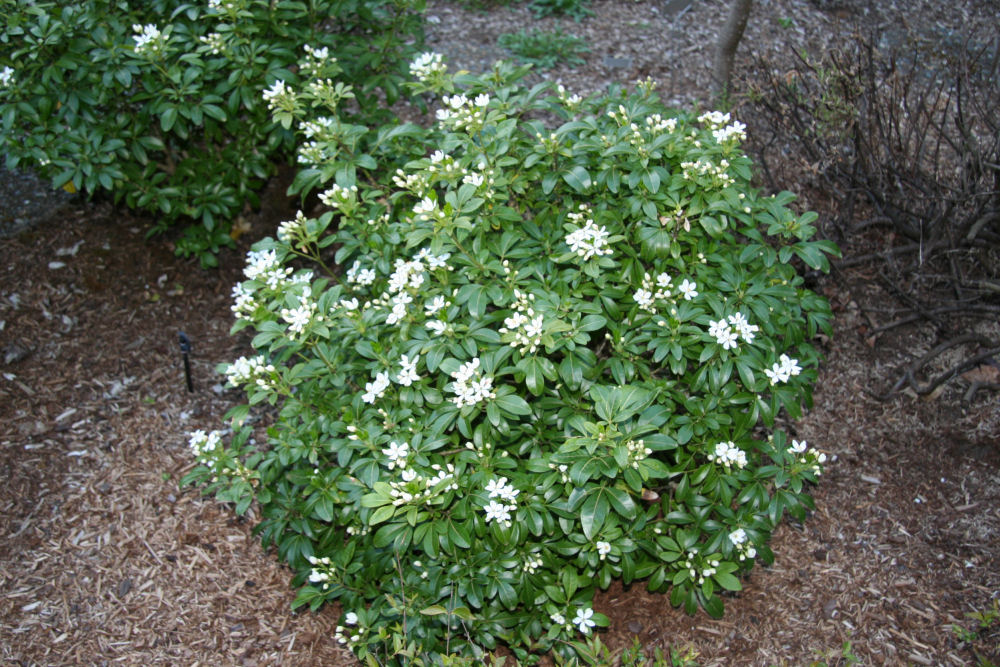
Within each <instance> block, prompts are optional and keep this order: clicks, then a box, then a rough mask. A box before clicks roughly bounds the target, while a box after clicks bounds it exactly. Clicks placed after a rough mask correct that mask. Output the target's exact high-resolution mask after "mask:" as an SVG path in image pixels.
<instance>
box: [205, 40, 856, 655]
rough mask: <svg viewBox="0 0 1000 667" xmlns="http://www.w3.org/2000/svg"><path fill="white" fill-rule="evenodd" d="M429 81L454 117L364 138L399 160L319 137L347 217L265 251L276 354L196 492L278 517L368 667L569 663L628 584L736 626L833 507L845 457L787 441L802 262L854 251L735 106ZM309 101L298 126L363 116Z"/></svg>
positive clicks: (796, 375) (248, 321) (251, 277)
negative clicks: (783, 533)
mask: <svg viewBox="0 0 1000 667" xmlns="http://www.w3.org/2000/svg"><path fill="white" fill-rule="evenodd" d="M411 70H412V71H413V73H414V75H415V76H416V77H417V79H418V82H417V83H416V84H415V86H416V88H417V91H418V92H421V93H428V94H434V95H440V99H439V102H437V106H438V109H437V112H436V118H437V121H436V123H435V124H434V125H433V126H432V127H430V128H428V129H422V128H419V127H416V126H412V125H402V126H386V127H382V128H380V129H377V130H376V129H366V128H363V127H358V126H354V127H353V129H352V132H351V135H350V136H351V137H352V141H353V142H355V143H354V145H356V146H360V147H363V150H364V152H365V154H367V155H374V154H375V153H376V152H377V151H383V152H384V153H385V157H384V158H383V159H377V160H375V159H373V160H371V161H367V160H365V161H364V164H362V163H361V162H359V161H358V160H356V159H355V156H356V155H357V153H358V150H346V148H345V147H344V145H343V144H342V143H340V137H339V136H338V135H336V134H329V135H326V136H323V137H321V138H319V139H315V138H311V139H310V140H311V141H317V142H318V144H319V146H320V147H321V148H322V150H321V151H320V153H321V155H318V156H317V157H318V159H319V162H318V163H317V164H315V165H314V166H313V167H311V168H310V169H309V170H308V173H307V175H306V176H305V177H304V178H303V179H302V180H301V181H300V183H299V186H300V187H301V188H303V189H306V190H308V189H310V188H316V189H321V190H322V194H321V195H320V200H321V201H322V202H323V203H324V204H325V206H326V207H327V210H326V211H325V212H323V213H322V214H320V215H318V216H317V217H312V216H306V215H304V214H301V213H300V214H299V215H298V216H297V217H296V218H295V219H294V220H289V221H286V222H284V223H282V224H281V226H280V227H279V229H278V231H277V236H276V238H273V239H266V240H264V241H262V242H260V243H259V244H258V245H257V246H255V248H254V250H253V251H252V252H251V253H250V254H249V256H248V262H247V266H246V269H245V274H246V281H244V282H243V283H241V284H240V285H238V286H237V287H236V288H235V290H234V295H235V298H236V303H235V304H234V306H233V309H234V311H235V313H236V315H237V317H238V321H237V323H236V325H235V326H234V330H236V331H239V330H242V329H247V328H249V329H251V330H252V331H254V332H255V336H254V338H253V347H254V348H255V353H254V354H253V355H252V356H250V357H242V358H240V359H238V360H237V361H236V362H234V363H232V364H226V365H225V366H224V368H223V370H224V372H225V373H226V375H227V376H228V379H229V383H230V384H231V385H233V386H237V387H242V388H244V389H245V390H246V391H247V394H248V398H249V401H248V403H249V404H248V405H246V406H242V407H240V408H236V409H234V410H233V411H232V413H231V415H230V417H231V420H232V421H231V423H232V428H233V433H232V437H225V441H224V439H223V438H224V436H225V434H223V433H222V432H220V431H212V432H211V433H204V432H197V433H194V434H192V436H191V446H192V448H193V449H194V451H195V453H196V456H197V459H198V466H197V467H196V468H195V469H194V470H193V471H192V472H191V473H190V474H189V475H187V477H186V482H188V483H199V484H203V485H205V491H206V493H215V494H216V496H217V497H218V498H220V499H222V500H224V501H228V502H232V503H235V505H236V509H237V511H238V512H245V511H246V510H247V509H248V508H249V507H250V506H251V504H253V503H254V502H256V504H257V506H258V507H259V512H260V519H261V521H260V524H259V526H258V532H259V533H260V535H261V537H262V539H263V542H264V544H265V545H274V546H275V547H276V548H277V551H278V554H279V555H280V557H281V558H282V559H284V560H286V561H287V562H288V563H289V564H290V565H291V566H292V567H293V568H294V569H295V570H296V572H297V576H296V579H295V582H296V584H297V585H299V586H300V590H299V594H298V597H297V598H296V600H295V606H297V607H298V606H308V607H310V608H313V609H316V608H318V607H319V606H321V605H322V604H323V603H324V602H327V601H338V602H339V603H340V605H341V608H342V609H343V611H344V617H343V625H342V626H341V627H339V628H338V629H337V634H336V637H337V639H338V640H339V641H340V642H342V643H344V644H345V645H347V646H348V647H350V648H351V650H353V651H354V652H355V653H356V654H357V655H358V657H359V658H361V659H363V660H367V661H368V662H369V663H370V664H385V663H387V662H396V661H399V662H408V661H415V660H418V659H419V660H422V661H424V663H425V664H439V663H440V662H441V661H442V660H443V659H444V658H443V656H444V655H445V654H456V655H460V656H465V657H466V658H469V659H479V656H483V655H484V653H485V652H487V651H490V650H492V649H493V648H494V647H496V646H498V645H499V644H506V645H508V646H510V647H511V648H512V649H513V651H514V652H515V654H516V655H517V656H518V657H519V658H520V659H521V660H524V661H529V662H530V661H532V660H534V659H536V658H537V656H538V654H540V653H542V652H545V651H549V650H554V651H556V653H557V655H562V654H564V655H572V654H573V653H575V651H576V650H577V649H578V647H579V646H580V644H579V639H580V638H581V635H583V636H584V638H586V637H587V636H591V635H592V633H593V632H594V631H595V628H598V627H600V626H603V625H606V624H607V622H608V619H607V618H606V617H604V616H603V615H602V614H600V613H599V612H597V611H596V610H595V609H594V608H593V606H592V599H593V596H594V592H595V591H596V590H597V589H598V588H606V587H608V586H609V585H610V584H611V583H612V582H613V581H616V580H620V581H622V582H624V583H625V584H635V583H637V582H642V583H643V584H644V585H645V586H647V587H648V588H649V589H650V590H652V591H663V592H669V595H670V600H671V602H672V603H673V604H674V605H677V606H681V607H683V608H684V609H685V610H686V611H688V612H689V613H695V612H696V611H697V609H698V608H699V607H702V608H704V609H705V610H706V611H707V612H708V613H710V614H711V615H713V616H719V615H721V614H722V612H723V601H722V594H723V593H724V592H726V591H738V590H740V588H741V584H740V580H739V575H740V574H741V573H744V572H746V571H748V570H749V569H750V568H751V567H753V565H754V563H755V562H756V561H757V560H760V561H762V562H764V563H768V562H770V561H771V560H772V558H773V555H772V553H771V551H770V549H769V548H768V546H767V542H768V538H769V536H770V534H771V532H772V530H773V529H774V527H775V526H776V525H777V523H778V522H779V521H780V520H781V518H782V516H783V515H784V513H785V512H789V513H791V514H792V515H793V516H795V517H797V518H800V519H801V518H804V516H805V513H806V511H807V509H808V508H809V507H810V506H811V501H810V498H809V496H808V495H807V494H806V485H807V483H810V482H813V481H815V479H816V477H817V475H819V474H820V472H821V469H822V464H823V462H824V461H825V456H824V455H823V454H822V453H820V452H819V451H817V450H816V449H813V448H810V447H808V445H806V443H805V442H799V441H797V440H792V439H790V438H788V437H787V436H786V434H785V433H783V432H781V431H778V430H773V428H772V427H773V424H774V420H775V417H776V416H777V415H778V413H779V412H781V411H783V410H785V411H787V412H788V413H789V414H790V415H791V416H793V417H795V416H798V415H799V414H800V409H801V405H802V404H803V403H806V404H807V403H808V402H809V400H810V392H811V386H812V384H813V382H814V381H815V380H816V369H817V365H818V363H819V357H820V355H819V353H818V352H817V350H816V349H815V348H814V347H813V345H812V343H811V340H812V338H813V337H814V335H815V334H816V333H817V332H818V331H820V330H822V331H826V332H827V333H829V331H830V326H829V324H830V310H829V307H828V304H827V303H826V301H825V300H824V299H822V298H821V297H819V296H817V295H816V294H814V293H812V292H810V291H809V290H808V289H806V288H805V287H804V286H803V280H802V278H801V277H800V276H799V275H798V273H797V272H796V268H795V267H796V265H797V264H799V263H804V264H806V265H808V266H811V267H814V268H817V269H823V270H826V269H827V268H828V263H827V257H826V256H827V255H828V254H830V253H835V252H836V251H837V249H836V246H834V245H833V244H832V243H829V242H826V241H815V240H811V237H812V236H813V234H814V232H815V230H814V228H813V226H812V224H811V223H812V221H813V220H814V219H815V217H816V216H815V214H812V213H806V214H803V215H796V214H794V213H793V212H792V211H791V210H789V208H788V207H787V206H788V204H789V203H790V202H791V201H792V198H793V197H792V195H790V194H788V193H782V194H780V195H778V196H776V197H763V196H761V195H759V194H758V193H757V192H756V191H755V190H754V189H753V188H752V187H751V186H750V177H751V169H750V166H751V165H750V162H749V160H748V159H747V158H746V157H745V156H744V155H743V154H742V153H741V151H740V149H739V144H740V142H741V140H742V139H743V138H744V128H743V126H742V124H741V123H739V122H736V121H733V120H732V119H730V118H729V116H728V114H721V113H718V112H711V113H705V114H702V115H700V116H692V115H687V114H679V115H678V114H671V113H670V112H669V111H668V110H667V109H666V108H664V106H663V105H662V104H661V103H660V102H659V100H658V98H657V97H656V95H655V94H654V92H653V85H652V84H651V83H643V84H641V85H639V87H638V89H637V90H635V91H625V90H620V89H618V90H613V91H611V92H610V93H608V94H607V95H604V96H601V97H597V98H593V99H588V100H581V99H579V98H578V97H576V96H570V95H568V94H567V93H566V91H564V90H563V89H562V88H553V87H552V86H551V85H550V84H539V85H537V86H535V87H533V88H530V89H528V88H526V87H524V86H523V85H521V84H520V83H519V80H520V78H521V77H523V76H524V75H525V74H526V73H527V71H528V68H527V67H523V68H514V67H512V66H510V65H505V64H498V65H497V66H496V67H495V68H494V71H493V72H491V73H487V74H484V75H482V76H480V77H470V76H456V77H451V76H450V75H449V74H448V73H447V71H446V68H445V66H444V65H443V64H442V62H441V60H440V57H439V56H434V55H430V54H425V55H424V56H421V57H420V58H419V59H418V60H417V61H416V62H414V64H413V65H412V67H411ZM308 90H309V89H308V85H305V84H300V88H297V89H296V90H295V91H294V92H290V93H289V96H288V106H289V113H292V114H293V115H294V114H305V112H306V110H310V111H311V113H310V114H309V117H312V116H316V115H329V114H334V113H335V109H323V108H321V107H317V108H313V107H312V106H310V105H312V104H313V102H314V100H313V99H312V98H311V97H310V94H309V92H308ZM304 117H305V116H303V118H304ZM330 117H333V116H330ZM299 128H301V129H302V130H303V131H304V133H305V134H309V133H310V132H313V130H312V129H311V128H309V126H308V125H303V124H301V123H300V125H299ZM313 134H314V135H315V133H314V132H313ZM390 155H395V156H397V158H399V159H402V160H403V161H405V165H404V166H403V167H401V168H399V169H394V168H393V167H392V166H389V165H395V164H399V161H398V160H397V161H396V162H391V161H385V162H384V161H383V160H384V159H385V160H387V158H388V156H390ZM382 165H386V166H385V167H383V166H382ZM261 404H272V405H275V406H277V408H278V413H277V418H276V420H275V422H274V423H273V424H271V425H270V426H269V428H268V437H267V442H266V443H263V442H256V441H254V440H252V439H251V432H252V431H251V428H250V426H249V425H248V423H247V421H246V420H247V417H248V415H249V414H250V410H251V408H252V406H255V405H261Z"/></svg>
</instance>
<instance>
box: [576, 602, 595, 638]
mask: <svg viewBox="0 0 1000 667" xmlns="http://www.w3.org/2000/svg"><path fill="white" fill-rule="evenodd" d="M573 625H575V626H576V627H578V628H579V629H580V632H582V633H583V634H585V635H586V634H590V629H591V628H592V627H594V626H595V625H597V622H596V621H594V610H593V609H591V608H590V607H584V608H580V609H577V610H576V616H574V617H573Z"/></svg>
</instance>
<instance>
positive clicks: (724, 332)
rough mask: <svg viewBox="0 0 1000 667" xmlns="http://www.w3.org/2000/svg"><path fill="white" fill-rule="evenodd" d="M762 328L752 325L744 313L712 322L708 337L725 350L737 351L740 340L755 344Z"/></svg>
mask: <svg viewBox="0 0 1000 667" xmlns="http://www.w3.org/2000/svg"><path fill="white" fill-rule="evenodd" d="M758 331H760V327H758V326H757V325H756V324H750V322H749V320H747V318H746V316H745V315H744V314H743V313H736V314H734V315H730V316H729V317H728V321H727V318H725V317H724V318H722V319H720V320H717V321H710V322H709V327H708V335H709V336H713V337H714V338H715V342H716V343H718V344H719V345H721V346H722V349H724V350H733V349H736V346H737V344H738V342H739V339H740V338H742V339H743V341H744V342H746V343H748V344H749V343H753V341H754V338H755V337H756V335H757V332H758Z"/></svg>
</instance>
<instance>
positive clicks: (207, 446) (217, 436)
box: [188, 430, 222, 463]
mask: <svg viewBox="0 0 1000 667" xmlns="http://www.w3.org/2000/svg"><path fill="white" fill-rule="evenodd" d="M188 445H189V446H190V447H191V452H192V453H193V454H194V456H195V458H196V459H198V460H199V461H203V462H205V463H211V462H213V461H215V460H217V459H218V456H219V448H220V446H221V445H222V431H210V432H209V433H205V432H204V431H201V430H198V431H193V432H192V433H191V434H190V437H189V439H188Z"/></svg>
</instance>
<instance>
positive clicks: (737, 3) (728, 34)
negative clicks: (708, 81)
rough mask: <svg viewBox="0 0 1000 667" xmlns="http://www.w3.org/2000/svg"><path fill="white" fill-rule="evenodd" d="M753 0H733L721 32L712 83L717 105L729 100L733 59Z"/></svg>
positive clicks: (716, 50)
mask: <svg viewBox="0 0 1000 667" xmlns="http://www.w3.org/2000/svg"><path fill="white" fill-rule="evenodd" d="M752 4H753V0H733V4H732V5H731V6H730V8H729V18H727V19H726V23H725V25H723V26H722V30H721V31H720V32H719V42H718V44H716V47H715V63H714V66H713V70H712V83H713V85H714V86H715V91H714V94H715V101H716V104H725V103H726V102H727V101H728V99H729V93H730V88H731V87H732V78H733V59H734V58H735V57H736V47H737V46H739V44H740V38H742V37H743V30H744V29H745V28H746V27H747V19H748V18H749V17H750V6H751V5H752Z"/></svg>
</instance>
